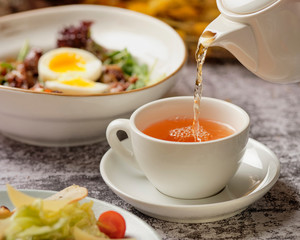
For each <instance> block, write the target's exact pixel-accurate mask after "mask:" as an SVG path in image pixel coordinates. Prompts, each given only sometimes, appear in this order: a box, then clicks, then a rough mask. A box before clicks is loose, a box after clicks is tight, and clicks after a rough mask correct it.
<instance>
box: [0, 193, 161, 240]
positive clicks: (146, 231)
mask: <svg viewBox="0 0 300 240" xmlns="http://www.w3.org/2000/svg"><path fill="white" fill-rule="evenodd" d="M22 192H24V193H26V194H28V195H30V196H33V197H38V198H46V197H48V196H50V195H52V194H53V193H55V192H53V191H42V190H22ZM91 200H92V201H93V202H94V206H93V210H94V213H95V216H99V215H100V213H102V212H105V211H108V210H114V211H116V212H118V213H120V214H121V215H122V216H123V217H124V218H125V221H126V235H125V236H126V237H131V238H135V239H143V240H144V239H145V240H160V239H161V238H160V237H159V235H158V234H157V233H156V232H155V231H154V229H153V228H152V227H150V226H149V225H147V224H146V223H145V222H143V221H142V220H141V219H140V218H138V217H136V216H135V215H133V214H132V213H130V212H127V211H125V210H124V209H122V208H119V207H116V206H113V205H111V204H109V203H106V202H103V201H99V200H97V199H94V198H89V197H87V198H85V200H83V201H91ZM0 205H4V206H6V207H8V208H9V209H13V205H12V204H11V202H10V200H9V198H8V195H7V192H6V191H0Z"/></svg>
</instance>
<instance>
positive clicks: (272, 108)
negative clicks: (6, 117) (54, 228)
mask: <svg viewBox="0 0 300 240" xmlns="http://www.w3.org/2000/svg"><path fill="white" fill-rule="evenodd" d="M195 76H196V66H195V64H194V63H193V62H192V63H189V64H187V65H186V66H185V68H184V69H183V71H182V76H181V77H180V79H178V81H177V83H176V85H174V87H173V88H172V89H170V91H169V92H168V94H167V95H166V96H177V95H192V94H193V85H194V80H195ZM203 95H204V96H207V97H215V98H219V99H225V100H228V101H231V102H232V103H234V104H237V105H239V106H240V107H242V108H244V109H245V110H246V111H247V112H248V113H249V115H250V117H251V129H250V137H251V138H253V139H255V140H257V141H259V142H261V143H263V144H264V145H266V146H267V147H268V148H270V149H271V150H272V151H273V152H274V153H275V154H276V155H277V157H278V159H279V161H280V163H281V172H280V177H279V180H278V181H277V183H276V184H275V185H274V186H273V188H272V189H271V190H270V191H269V192H267V193H266V194H265V195H264V196H263V197H262V198H261V199H260V200H258V201H256V202H255V203H253V204H252V205H250V206H249V207H248V208H247V209H246V210H244V211H243V212H241V213H240V214H237V215H235V216H233V217H231V218H228V219H225V220H221V221H217V222H211V223H197V224H187V223H173V222H167V221H162V220H158V219H155V218H152V217H148V216H146V215H144V214H142V213H141V212H139V211H138V210H136V209H135V208H134V207H133V206H131V205H130V204H128V203H126V202H125V201H124V200H122V199H121V198H119V197H118V196H117V195H115V194H114V193H113V192H112V191H111V190H110V189H109V188H108V186H107V185H106V184H105V183H104V181H103V179H102V177H101V175H100V173H99V162H100V160H101V157H102V156H103V154H104V153H105V152H106V151H107V150H108V149H109V145H108V143H107V142H106V141H102V142H99V143H96V144H92V145H88V146H80V147H63V148H47V147H37V146H31V145H27V144H23V143H20V142H16V141H14V140H11V139H9V138H6V137H4V136H3V135H1V134H0V166H1V167H0V190H4V189H5V184H6V183H10V184H11V185H13V186H14V187H16V188H19V189H44V190H61V189H62V188H64V187H66V186H69V185H72V184H78V185H81V186H85V187H87V188H88V190H89V196H91V197H94V198H97V199H100V200H103V201H106V202H109V203H111V204H113V205H116V206H119V207H121V208H123V209H126V210H127V211H130V212H132V213H133V214H135V215H137V216H138V217H140V218H141V219H142V220H144V221H145V222H147V223H148V224H149V225H151V226H152V227H153V228H154V229H155V230H156V231H157V233H158V234H159V235H160V236H161V238H162V239H164V240H167V239H168V240H175V239H178V240H179V239H180V240H190V239H219V240H221V239H300V196H299V195H300V84H299V83H297V84H289V85H279V84H272V83H268V82H266V81H263V80H261V79H259V78H257V77H256V76H254V75H253V74H252V73H251V72H249V71H248V70H247V69H245V68H244V67H243V66H242V65H240V64H239V63H237V62H235V61H230V62H228V61H221V60H219V61H217V62H216V61H214V62H212V61H208V62H206V64H205V65H204V88H203ZM2 104H3V103H2ZM0 106H1V105H0ZM0 204H1V199H0Z"/></svg>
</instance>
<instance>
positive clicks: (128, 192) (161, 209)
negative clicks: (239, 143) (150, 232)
mask: <svg viewBox="0 0 300 240" xmlns="http://www.w3.org/2000/svg"><path fill="white" fill-rule="evenodd" d="M124 141H126V142H125V143H126V144H129V141H128V140H124ZM279 171H280V164H279V160H278V159H277V157H276V156H275V155H274V153H273V152H272V151H270V150H269V149H268V148H267V147H266V146H264V145H263V144H261V143H259V142H257V141H255V140H253V139H250V140H249V142H248V144H247V150H246V153H245V156H244V157H243V160H242V163H241V166H240V168H239V170H238V171H237V173H236V175H235V176H234V177H233V178H232V179H231V181H230V182H229V184H228V185H227V186H226V188H225V189H224V190H223V191H221V192H220V193H218V194H216V195H214V196H212V197H209V198H204V199H197V200H182V199H176V198H171V197H168V196H166V195H164V194H162V193H160V192H159V191H158V190H157V189H156V188H155V187H153V185H151V184H150V182H149V181H148V180H147V179H146V177H145V176H144V175H143V174H142V173H141V172H139V171H138V170H136V169H134V168H132V167H130V166H128V165H126V162H125V161H123V159H122V156H121V155H118V154H117V153H116V152H114V151H113V150H111V149H110V150H109V151H108V152H107V153H105V155H104V156H103V158H102V160H101V162H100V172H101V176H102V178H103V180H104V181H105V182H106V184H107V185H108V186H109V187H110V188H111V190H112V191H113V192H114V193H116V194H117V195H118V196H119V197H121V198H122V199H124V200H125V201H126V202H128V203H130V204H131V205H132V206H134V207H135V208H136V209H138V210H139V211H141V212H142V213H144V214H146V215H149V216H152V217H155V218H158V219H162V220H166V221H171V222H183V223H199V222H212V221H217V220H221V219H225V218H228V217H231V216H234V215H236V214H238V213H240V212H241V211H243V210H245V209H246V208H247V207H248V206H249V205H250V204H252V203H254V202H255V201H257V200H258V199H259V198H261V197H262V196H263V195H264V194H265V193H267V192H268V191H269V190H270V188H271V187H272V186H273V185H274V184H275V183H276V181H277V179H278V177H279Z"/></svg>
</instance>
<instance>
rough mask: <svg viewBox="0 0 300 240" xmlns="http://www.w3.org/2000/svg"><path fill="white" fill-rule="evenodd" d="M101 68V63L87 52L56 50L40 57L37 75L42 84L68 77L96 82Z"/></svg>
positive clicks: (75, 49)
mask: <svg viewBox="0 0 300 240" xmlns="http://www.w3.org/2000/svg"><path fill="white" fill-rule="evenodd" d="M53 66H54V67H53ZM101 68H102V62H101V61H100V60H99V59H98V58H97V57H96V56H94V55H93V54H92V53H90V52H88V51H85V50H83V49H78V48H68V47H67V48H56V49H53V50H50V51H48V52H46V53H45V54H43V55H42V56H41V58H40V60H39V63H38V74H39V79H40V81H42V82H46V81H55V80H58V79H59V78H62V77H64V76H69V75H73V76H77V77H81V78H84V79H88V80H90V81H96V80H97V79H99V77H100V75H101Z"/></svg>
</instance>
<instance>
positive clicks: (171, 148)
mask: <svg viewBox="0 0 300 240" xmlns="http://www.w3.org/2000/svg"><path fill="white" fill-rule="evenodd" d="M193 103H194V99H193V97H172V98H165V99H160V100H157V101H154V102H150V103H148V104H145V105H143V106H141V107H140V108H138V109H137V110H136V111H134V113H133V114H132V115H131V117H130V119H116V120H114V121H112V122H111V123H110V124H109V125H108V128H107V131H106V137H107V140H108V143H109V144H110V146H111V148H112V149H113V150H114V151H115V152H117V153H118V154H121V155H122V159H124V161H127V162H128V164H131V165H132V166H133V167H136V168H138V169H140V170H141V172H142V173H143V174H144V175H145V176H146V177H147V179H148V180H149V182H150V183H152V184H153V185H154V186H155V187H156V188H157V189H158V190H159V191H160V192H161V193H163V194H166V195H168V196H171V197H175V198H181V199H197V198H205V197H209V196H212V195H214V194H216V193H218V192H219V191H221V190H222V189H223V188H224V187H225V186H226V184H227V183H228V182H229V180H230V179H231V178H232V177H233V176H234V174H235V173H236V171H237V169H238V167H239V165H240V162H241V160H242V157H243V155H244V152H245V150H246V145H247V141H248V131H249V123H250V119H249V116H248V114H247V113H246V112H245V111H244V110H243V109H241V108H240V107H238V106H236V105H234V104H231V103H229V102H226V101H223V100H218V99H213V98H205V97H203V98H202V99H201V106H200V113H201V119H202V120H201V121H200V127H201V133H200V137H204V138H205V139H204V140H203V139H198V140H197V139H195V138H193V137H192V138H190V137H191V136H194V134H193V131H194V130H193V124H192V119H193ZM168 121H169V122H168ZM176 121H177V122H176ZM166 122H167V124H164V123H166ZM170 122H171V123H172V124H175V125H174V126H175V127H171V128H170V129H171V134H169V135H172V136H175V139H164V138H163V137H162V136H161V135H153V132H158V134H160V133H161V132H162V131H160V130H159V129H161V130H165V129H166V128H167V127H170V124H169V123H170ZM203 123H204V124H203ZM176 124H178V126H177V125H176ZM182 124H183V125H182ZM207 126H208V127H207ZM151 128H154V129H155V128H156V130H155V131H154V130H153V129H152V130H151ZM147 129H148V130H147ZM149 129H150V131H149ZM220 129H221V130H220ZM214 130H217V137H216V138H211V136H210V135H214V136H215V133H214V132H213V131H214ZM219 130H220V131H219ZM119 131H125V132H126V133H127V135H128V138H129V141H131V145H132V149H131V148H130V149H129V148H127V147H125V146H124V144H123V143H122V141H120V140H119V138H118V136H117V133H118V132H119ZM172 131H173V132H172ZM167 132H169V133H170V131H167ZM218 132H220V133H221V135H218V134H219V133H218ZM224 133H225V135H224ZM188 138H189V139H190V140H188ZM193 139H194V140H193ZM182 140H184V141H182Z"/></svg>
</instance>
